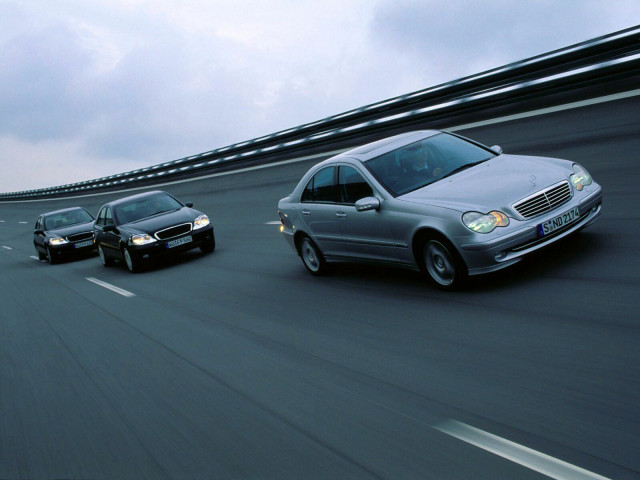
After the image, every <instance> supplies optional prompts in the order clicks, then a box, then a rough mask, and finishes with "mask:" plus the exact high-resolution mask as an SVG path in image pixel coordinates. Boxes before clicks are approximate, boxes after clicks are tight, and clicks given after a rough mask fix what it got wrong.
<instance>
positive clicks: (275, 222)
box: [265, 220, 282, 225]
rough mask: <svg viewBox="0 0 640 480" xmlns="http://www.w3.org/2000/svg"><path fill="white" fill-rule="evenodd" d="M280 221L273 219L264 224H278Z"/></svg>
mask: <svg viewBox="0 0 640 480" xmlns="http://www.w3.org/2000/svg"><path fill="white" fill-rule="evenodd" d="M281 223H282V222H281V221H280V220H274V221H273V222H267V223H265V225H280V224H281Z"/></svg>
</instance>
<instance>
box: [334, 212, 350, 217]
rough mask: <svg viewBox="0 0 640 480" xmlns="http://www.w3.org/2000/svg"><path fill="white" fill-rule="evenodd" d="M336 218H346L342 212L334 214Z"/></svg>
mask: <svg viewBox="0 0 640 480" xmlns="http://www.w3.org/2000/svg"><path fill="white" fill-rule="evenodd" d="M336 217H338V218H347V214H346V213H344V212H336Z"/></svg>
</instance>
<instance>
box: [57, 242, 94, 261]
mask: <svg viewBox="0 0 640 480" xmlns="http://www.w3.org/2000/svg"><path fill="white" fill-rule="evenodd" d="M85 242H86V241H85ZM82 243H84V242H76V243H65V244H63V245H49V252H51V255H52V256H53V257H54V258H69V257H75V256H80V255H87V254H89V253H92V252H95V251H96V248H97V247H96V245H95V243H93V239H91V244H89V245H85V246H82V247H80V246H78V245H79V244H82Z"/></svg>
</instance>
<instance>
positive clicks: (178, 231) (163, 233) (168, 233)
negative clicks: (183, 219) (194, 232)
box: [154, 223, 192, 240]
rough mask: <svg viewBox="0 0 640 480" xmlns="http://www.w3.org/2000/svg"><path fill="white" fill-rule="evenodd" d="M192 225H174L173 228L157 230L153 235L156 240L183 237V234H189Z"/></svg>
mask: <svg viewBox="0 0 640 480" xmlns="http://www.w3.org/2000/svg"><path fill="white" fill-rule="evenodd" d="M191 227H192V225H191V224H190V223H183V224H180V225H176V226H175V227H169V228H165V229H164V230H158V231H157V232H156V233H155V235H154V236H155V237H156V238H157V239H158V240H168V239H170V238H173V237H178V236H180V235H184V234H185V233H189V232H190V231H191Z"/></svg>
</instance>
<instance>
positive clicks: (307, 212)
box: [302, 208, 311, 215]
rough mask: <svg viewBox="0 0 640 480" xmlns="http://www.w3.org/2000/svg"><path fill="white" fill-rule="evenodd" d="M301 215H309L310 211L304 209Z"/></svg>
mask: <svg viewBox="0 0 640 480" xmlns="http://www.w3.org/2000/svg"><path fill="white" fill-rule="evenodd" d="M302 214H303V215H311V210H307V209H306V208H305V209H304V210H302Z"/></svg>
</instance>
